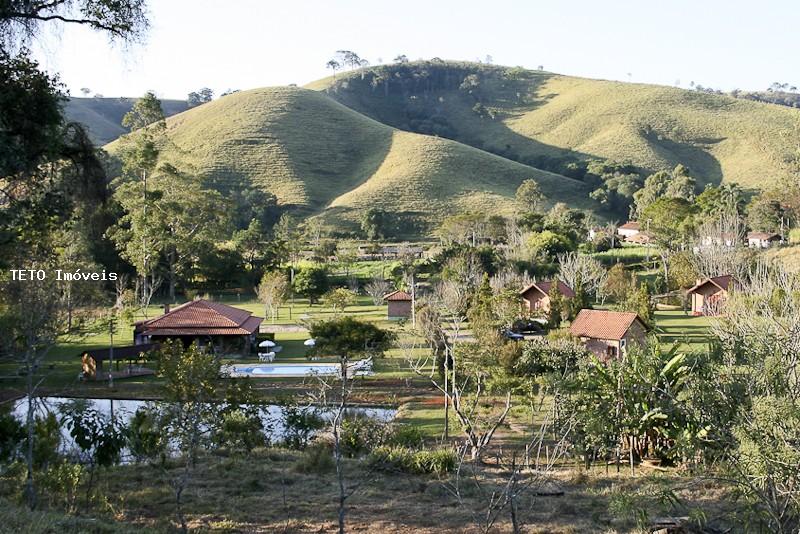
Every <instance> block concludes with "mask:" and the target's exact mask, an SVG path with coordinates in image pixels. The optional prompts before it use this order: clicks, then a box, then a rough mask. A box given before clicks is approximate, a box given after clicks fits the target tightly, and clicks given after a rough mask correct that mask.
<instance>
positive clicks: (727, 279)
mask: <svg viewBox="0 0 800 534" xmlns="http://www.w3.org/2000/svg"><path fill="white" fill-rule="evenodd" d="M731 283H733V284H734V285H735V284H736V279H735V278H734V277H733V276H731V275H729V274H724V275H722V276H712V277H711V278H706V279H705V280H702V281H700V282H698V283H697V284H695V285H694V287H692V288H691V289H689V290H688V291H687V293H692V292H693V291H697V290H698V289H700V288H701V287H703V286H704V285H706V284H713V285H715V286H717V287H718V288H720V289H722V290H724V291H728V288H729V287H730V285H731Z"/></svg>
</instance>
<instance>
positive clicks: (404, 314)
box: [383, 291, 413, 319]
mask: <svg viewBox="0 0 800 534" xmlns="http://www.w3.org/2000/svg"><path fill="white" fill-rule="evenodd" d="M383 300H385V301H386V304H387V311H386V316H387V317H388V318H389V319H406V318H408V317H411V306H413V302H412V300H413V299H412V297H411V295H410V294H409V293H407V292H406V291H392V292H391V293H388V294H386V295H384V297H383Z"/></svg>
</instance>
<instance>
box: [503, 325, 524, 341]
mask: <svg viewBox="0 0 800 534" xmlns="http://www.w3.org/2000/svg"><path fill="white" fill-rule="evenodd" d="M500 335H502V336H503V337H504V338H506V339H510V340H512V341H522V340H523V339H525V336H523V335H522V334H520V333H518V332H514V331H513V330H511V329H508V328H503V329H502V330H500Z"/></svg>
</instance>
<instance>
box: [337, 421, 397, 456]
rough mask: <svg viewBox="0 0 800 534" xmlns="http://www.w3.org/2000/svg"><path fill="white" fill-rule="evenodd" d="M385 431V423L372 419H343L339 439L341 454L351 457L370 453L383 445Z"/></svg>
mask: <svg viewBox="0 0 800 534" xmlns="http://www.w3.org/2000/svg"><path fill="white" fill-rule="evenodd" d="M386 429H387V425H386V423H384V422H382V421H379V420H377V419H374V418H372V417H353V418H350V419H344V420H343V421H342V431H341V435H340V439H339V443H340V446H341V448H342V453H343V454H344V455H346V456H350V457H353V456H358V455H361V454H364V453H367V452H370V451H372V450H373V449H375V448H376V447H379V446H380V445H382V444H383V442H384V440H385V438H386Z"/></svg>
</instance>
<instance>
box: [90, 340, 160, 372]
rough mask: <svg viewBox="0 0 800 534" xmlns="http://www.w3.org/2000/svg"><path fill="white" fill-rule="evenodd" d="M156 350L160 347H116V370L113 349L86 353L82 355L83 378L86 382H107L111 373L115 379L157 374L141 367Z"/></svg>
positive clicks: (155, 345) (144, 345) (147, 345)
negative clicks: (112, 366)
mask: <svg viewBox="0 0 800 534" xmlns="http://www.w3.org/2000/svg"><path fill="white" fill-rule="evenodd" d="M154 350H158V345H157V344H152V343H145V344H143V345H130V346H127V347H114V349H113V363H114V364H116V365H114V369H112V368H111V365H112V349H111V348H107V349H95V350H87V351H84V352H82V353H81V367H82V371H83V377H84V378H85V379H86V380H105V379H107V378H108V374H109V373H113V374H114V378H128V377H133V376H146V375H152V374H155V371H153V370H152V369H149V368H147V367H143V366H142V365H141V362H142V361H143V360H148V359H149V358H148V355H149V354H150V353H151V352H152V351H154ZM105 362H108V363H105ZM120 364H122V365H120ZM104 366H105V367H104Z"/></svg>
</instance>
